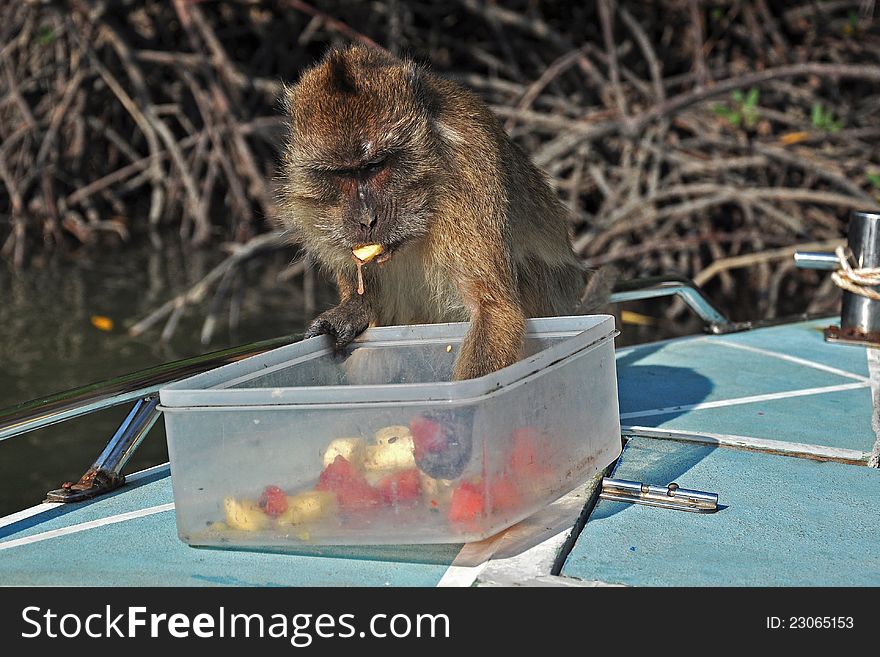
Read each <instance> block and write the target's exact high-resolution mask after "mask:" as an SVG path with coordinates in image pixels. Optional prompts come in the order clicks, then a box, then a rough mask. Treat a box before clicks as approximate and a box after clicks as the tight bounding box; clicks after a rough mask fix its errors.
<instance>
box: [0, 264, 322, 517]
mask: <svg viewBox="0 0 880 657" xmlns="http://www.w3.org/2000/svg"><path fill="white" fill-rule="evenodd" d="M223 255H224V254H222V253H220V252H219V251H215V252H211V251H198V252H190V251H187V250H186V249H185V248H180V247H178V248H169V249H166V250H163V251H152V250H150V249H145V248H130V249H123V250H108V251H107V252H106V253H101V252H100V251H98V250H96V251H94V252H93V253H92V254H91V255H90V256H83V257H78V258H75V257H70V256H64V257H53V258H51V259H45V260H42V259H37V260H35V261H34V262H33V263H32V264H31V265H30V266H29V268H28V269H27V270H26V271H24V272H21V273H14V272H11V271H8V270H6V269H0V408H6V407H9V406H12V405H15V404H18V403H21V402H24V401H28V400H31V399H36V398H39V397H44V396H46V395H49V394H51V393H54V392H59V391H61V390H68V389H71V388H76V387H79V386H82V385H85V384H88V383H92V382H95V381H101V380H104V379H108V378H111V377H114V376H117V375H120V374H124V373H127V372H132V371H136V370H140V369H145V368H148V367H152V366H155V365H158V364H160V363H164V362H168V361H172V360H177V359H180V358H185V357H188V356H193V355H197V354H201V353H206V352H210V351H215V350H218V349H221V348H224V347H228V346H232V345H236V344H243V343H247V342H252V341H255V340H261V339H265V338H274V337H278V336H281V335H287V334H289V333H294V332H297V331H300V330H302V329H303V327H304V325H305V324H306V323H307V321H308V320H309V319H310V318H311V315H312V313H311V312H310V313H308V314H307V313H306V312H305V311H304V302H303V294H302V282H301V280H300V279H297V280H293V281H289V282H281V283H279V282H278V281H277V274H278V273H279V272H280V271H283V269H284V268H285V266H286V264H287V262H288V261H289V260H290V258H291V255H292V253H291V252H278V253H274V254H270V255H267V256H263V257H260V258H257V259H254V260H253V261H251V262H249V263H247V264H246V265H245V266H244V267H243V268H242V270H241V271H240V274H239V275H238V276H237V277H236V280H235V282H234V283H233V284H232V285H231V286H230V290H231V291H232V292H233V293H234V294H235V298H236V299H237V300H238V301H239V302H240V310H238V311H237V310H236V306H235V305H232V308H233V313H234V314H237V315H238V318H239V319H238V322H237V327H235V328H234V329H231V328H230V326H229V321H228V318H229V309H230V306H231V304H230V300H229V299H228V298H226V299H225V300H224V301H223V303H222V305H221V306H220V310H221V312H220V313H219V314H218V320H219V321H218V323H217V329H216V331H215V334H214V337H213V340H212V341H211V343H210V344H208V345H202V344H201V342H200V339H199V337H200V333H201V329H202V323H203V320H204V317H205V314H206V312H207V308H208V307H209V306H210V304H211V299H212V295H213V291H214V290H215V289H216V286H214V287H213V288H212V290H211V294H209V295H208V297H207V298H206V300H205V301H204V302H203V303H202V304H200V305H199V306H195V307H193V308H191V309H189V310H188V311H187V312H186V314H185V315H184V317H183V318H182V319H181V321H180V324H179V325H178V327H177V330H176V332H175V334H174V336H173V338H172V340H171V341H170V342H169V343H168V344H161V343H160V340H159V336H160V333H161V330H162V326H163V323H161V322H160V323H159V324H158V325H157V326H156V327H154V328H153V329H151V330H150V331H148V332H147V333H146V334H144V335H143V336H141V337H138V338H132V337H130V336H129V335H128V334H127V327H128V326H130V325H131V324H133V323H134V322H136V321H137V320H139V319H141V318H143V317H144V316H146V315H147V314H149V312H151V311H152V310H153V309H155V308H157V307H159V306H160V305H161V304H162V303H164V302H165V301H166V300H168V299H170V298H172V297H173V296H174V295H176V294H178V293H179V292H182V291H184V290H186V289H187V288H188V287H189V286H191V285H192V284H193V283H195V282H196V281H198V280H199V279H200V278H201V277H202V276H204V275H205V274H206V273H207V272H208V271H209V270H210V269H211V267H213V266H214V265H215V264H216V263H217V262H219V261H220V260H221V259H222V257H223ZM332 303H333V292H332V286H330V285H328V284H327V282H326V281H319V285H318V308H319V309H320V308H322V307H326V306H329V305H330V304H332ZM105 317H106V318H108V319H109V320H111V321H112V323H113V327H112V329H111V330H102V328H103V329H107V328H109V327H108V326H107V325H106V324H107V323H106V321H105V320H103V319H102V318H105ZM93 320H94V322H95V323H96V324H98V326H95V324H94V323H93ZM128 408H129V406H128V405H127V404H126V405H123V406H120V407H118V408H116V409H112V410H110V411H104V412H102V413H99V414H93V415H89V416H87V417H84V418H79V419H77V420H72V421H70V422H66V423H64V424H60V425H56V426H54V427H48V428H46V429H41V430H39V431H34V432H31V433H29V434H25V435H22V436H17V437H15V438H11V439H9V440H6V441H2V442H0V516H3V515H5V514H8V513H11V512H13V511H17V510H20V509H22V508H25V507H27V506H30V505H33V504H36V503H38V502H40V501H42V500H43V499H44V496H45V493H46V492H47V491H49V490H52V489H55V488H58V487H59V486H60V485H61V483H62V482H64V481H76V480H77V479H79V477H80V476H81V475H82V474H83V473H84V472H85V470H86V469H87V468H88V467H89V466H90V465H91V464H92V463H93V462H94V460H95V458H96V457H97V456H98V454H99V453H100V451H101V449H102V448H103V446H104V445H105V444H106V441H107V439H108V438H109V437H110V435H111V434H112V432H113V430H114V429H115V428H116V426H117V425H118V423H119V421H120V420H121V419H122V417H123V416H124V414H125V413H126V412H127V410H128ZM167 458H168V456H167V451H166V445H165V436H164V426H163V422H162V420H161V418H160V420H159V422H157V424H156V426H155V427H154V429H153V430H152V431H151V432H150V434H149V436H148V437H147V439H146V440H145V441H144V443H143V444H142V446H141V447H140V449H139V450H138V452H137V453H136V455H135V456H134V457H133V459H132V460H131V461H130V462H129V464H128V466H127V467H126V469H125V471H126V472H134V471H136V470H140V469H143V468H145V467H148V466H151V465H155V464H158V463H162V462H165V461H166V460H167Z"/></svg>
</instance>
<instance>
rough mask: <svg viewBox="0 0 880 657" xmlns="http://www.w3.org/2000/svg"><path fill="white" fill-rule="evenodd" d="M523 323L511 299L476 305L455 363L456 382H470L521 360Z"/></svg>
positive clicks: (520, 311) (523, 320)
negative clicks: (464, 380) (469, 380)
mask: <svg viewBox="0 0 880 657" xmlns="http://www.w3.org/2000/svg"><path fill="white" fill-rule="evenodd" d="M525 322H526V320H525V316H524V315H523V312H522V309H521V308H520V307H519V304H517V303H516V302H515V301H513V300H511V301H509V302H506V303H505V302H501V303H499V302H484V303H481V304H479V305H478V306H477V308H476V311H475V312H474V313H473V314H472V315H471V326H470V329H469V330H468V333H467V335H466V336H465V338H464V342H463V343H462V345H461V351H460V352H459V354H458V358H457V359H456V361H455V370H454V376H455V379H456V380H462V379H473V378H476V377H478V376H483V375H484V374H489V373H490V372H494V371H496V370H500V369H501V368H502V367H507V366H508V365H512V364H513V363H515V362H516V361H518V360H520V358H522V352H523V335H524V334H525Z"/></svg>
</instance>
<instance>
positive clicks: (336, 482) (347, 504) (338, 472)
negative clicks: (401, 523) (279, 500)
mask: <svg viewBox="0 0 880 657" xmlns="http://www.w3.org/2000/svg"><path fill="white" fill-rule="evenodd" d="M315 490H318V491H329V492H332V493H335V494H336V500H337V501H338V502H339V506H340V507H341V508H342V510H343V511H363V510H367V509H370V508H372V507H376V508H377V507H378V506H379V504H380V503H381V501H382V500H381V498H380V497H379V493H378V492H376V491H375V490H374V489H373V487H372V486H370V484H368V483H367V480H366V479H365V478H364V475H363V474H361V473H360V472H359V471H358V470H357V469H356V468H355V467H354V466H352V464H351V463H349V462H348V461H347V460H346V458H345V457H344V456H337V457H336V458H335V459H334V461H333V463H331V464H330V465H329V466H327V467H326V468H325V469H324V471H323V472H322V473H321V476H320V477H319V478H318V484H317V485H316V486H315Z"/></svg>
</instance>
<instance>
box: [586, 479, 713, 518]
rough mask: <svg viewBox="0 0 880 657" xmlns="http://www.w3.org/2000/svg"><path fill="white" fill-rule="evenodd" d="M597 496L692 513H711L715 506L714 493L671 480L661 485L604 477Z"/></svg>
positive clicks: (615, 500)
mask: <svg viewBox="0 0 880 657" xmlns="http://www.w3.org/2000/svg"><path fill="white" fill-rule="evenodd" d="M599 499H603V500H611V501H614V502H629V503H631V504H645V505H647V506H659V507H661V508H664V509H674V510H676V511H691V512H693V513H715V512H716V511H717V510H718V494H717V493H706V492H704V491H701V490H690V489H689V488H682V487H680V486H679V485H678V484H676V483H675V482H672V483H671V484H669V485H668V486H665V487H664V486H652V485H650V484H643V483H640V482H638V481H627V480H625V479H609V478H608V477H604V478H603V479H602V492H601V493H599Z"/></svg>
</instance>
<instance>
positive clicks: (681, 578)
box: [0, 320, 880, 586]
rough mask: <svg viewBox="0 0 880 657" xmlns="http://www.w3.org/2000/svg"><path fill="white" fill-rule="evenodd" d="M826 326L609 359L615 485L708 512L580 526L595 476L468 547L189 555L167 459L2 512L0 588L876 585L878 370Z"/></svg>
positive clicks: (653, 347)
mask: <svg viewBox="0 0 880 657" xmlns="http://www.w3.org/2000/svg"><path fill="white" fill-rule="evenodd" d="M829 323H830V320H824V321H815V322H803V323H799V324H789V325H785V326H779V327H773V328H764V329H758V330H755V331H750V332H746V333H740V334H734V335H726V336H697V337H690V338H682V339H677V340H670V341H667V342H662V343H653V344H647V345H640V346H636V347H630V348H626V349H622V350H620V351H619V352H618V355H617V357H618V382H619V396H620V412H621V424H622V425H623V433H624V436H625V437H627V438H628V442H627V445H626V448H625V449H624V452H623V454H622V456H621V458H620V459H619V461H618V463H617V465H616V467H615V471H614V475H613V476H614V477H615V478H618V479H630V480H636V481H643V482H647V483H652V484H658V485H665V484H667V483H670V482H672V481H676V482H677V483H679V484H680V485H681V486H682V487H685V488H693V489H698V490H704V491H710V492H715V493H718V494H719V497H720V500H719V501H720V505H721V508H720V510H719V511H718V512H717V513H714V514H706V515H703V514H696V513H685V512H680V511H672V510H668V509H658V508H652V507H645V506H639V505H628V504H623V503H620V502H609V501H605V500H602V501H599V503H598V504H596V505H595V507H594V508H593V509H592V512H591V514H590V516H589V518H588V520H587V522H586V524H585V525H584V526H583V529H582V530H581V529H580V528H581V525H583V522H578V519H579V517H580V516H581V515H582V512H583V509H584V508H585V507H587V508H589V500H590V496H591V494H592V493H593V492H594V490H595V485H596V482H595V481H594V482H591V483H590V484H588V485H586V486H583V487H581V488H579V489H578V490H575V491H573V492H572V493H570V494H569V495H567V496H565V497H564V498H562V499H560V500H559V501H557V502H555V503H554V504H552V505H550V506H549V507H548V508H547V509H545V510H544V511H542V512H540V513H538V514H536V515H534V516H532V517H531V518H529V519H527V520H526V521H523V522H522V523H520V524H519V525H517V526H515V527H513V528H511V529H509V530H508V531H507V532H503V533H502V534H499V535H498V536H496V537H493V538H491V539H488V540H486V541H483V542H482V543H475V544H469V545H466V546H462V545H419V546H384V547H376V548H373V547H333V548H314V551H313V552H310V553H308V554H284V553H272V552H256V551H238V550H236V551H233V550H214V549H196V548H191V547H188V546H187V545H185V544H184V543H182V542H181V541H180V540H178V538H177V533H176V526H175V521H174V513H173V496H172V492H171V480H170V476H169V470H168V466H167V465H165V466H158V467H156V468H153V469H151V470H148V471H145V472H143V473H139V474H136V475H133V476H131V477H130V478H129V483H128V484H126V486H125V487H123V488H122V489H120V490H119V491H117V492H115V493H113V494H111V495H108V496H106V497H104V498H100V499H98V500H94V501H92V502H89V503H85V504H81V505H67V506H65V505H59V504H42V505H39V506H37V507H34V508H32V509H28V510H25V511H22V512H20V513H18V514H13V515H12V516H8V517H6V518H4V519H0V583H2V584H5V585H111V586H113V585H129V586H140V585H150V586H165V585H169V586H189V585H192V586H202V585H244V586H275V585H279V586H288V585H294V586H310V585H311V586H315V585H320V586H435V585H438V584H439V585H472V584H481V585H499V584H503V585H507V584H519V585H535V584H541V585H548V584H556V585H582V584H593V585H595V584H624V585H708V586H717V585H828V586H831V585H878V584H880V532H878V531H877V529H876V517H877V503H878V500H880V470H877V469H875V468H869V467H866V464H867V462H868V459H869V458H870V455H871V452H872V449H875V443H876V441H877V436H876V434H875V432H874V430H873V429H872V413H873V411H872V388H871V376H870V374H871V373H870V371H869V368H870V369H874V364H873V362H871V363H869V352H868V350H866V349H865V348H862V347H854V346H843V345H831V344H827V343H825V342H824V341H823V339H822V331H821V330H822V328H823V327H824V326H826V325H827V324H829ZM878 351H880V350H878ZM875 357H876V358H877V366H876V367H877V369H880V357H877V356H873V355H871V356H870V358H871V359H873V358H875ZM575 539H576V540H575ZM569 549H570V553H569V552H568V550H569ZM559 555H563V557H560V556H559ZM566 555H567V556H566ZM557 562H562V563H561V564H560V563H557ZM560 565H561V572H559V567H560ZM556 573H558V574H556Z"/></svg>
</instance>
